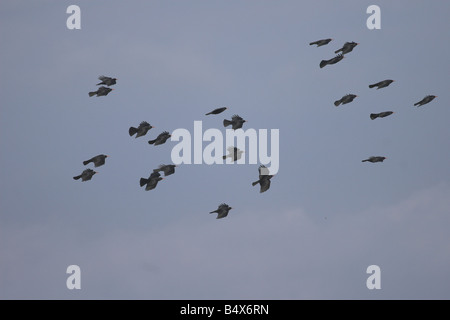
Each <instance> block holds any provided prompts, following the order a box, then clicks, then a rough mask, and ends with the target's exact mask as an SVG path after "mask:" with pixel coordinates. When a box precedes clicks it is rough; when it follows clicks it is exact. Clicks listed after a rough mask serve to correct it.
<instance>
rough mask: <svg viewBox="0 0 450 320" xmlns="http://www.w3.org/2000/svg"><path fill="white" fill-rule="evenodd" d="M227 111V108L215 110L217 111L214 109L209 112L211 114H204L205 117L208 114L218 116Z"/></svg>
mask: <svg viewBox="0 0 450 320" xmlns="http://www.w3.org/2000/svg"><path fill="white" fill-rule="evenodd" d="M227 109H228V108H227V107H223V108H217V109H214V110H213V111H211V112H208V113H207V114H205V115H206V116H207V115H208V114H219V113H222V112H224V111H225V110H227Z"/></svg>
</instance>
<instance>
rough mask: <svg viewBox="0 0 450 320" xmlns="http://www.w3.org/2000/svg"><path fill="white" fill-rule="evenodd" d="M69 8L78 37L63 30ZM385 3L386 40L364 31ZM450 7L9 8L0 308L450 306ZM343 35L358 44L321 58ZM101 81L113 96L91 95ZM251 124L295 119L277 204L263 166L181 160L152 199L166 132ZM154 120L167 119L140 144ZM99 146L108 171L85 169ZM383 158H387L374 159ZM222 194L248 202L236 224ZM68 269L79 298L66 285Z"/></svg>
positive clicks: (218, 4) (4, 35)
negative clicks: (148, 302)
mask: <svg viewBox="0 0 450 320" xmlns="http://www.w3.org/2000/svg"><path fill="white" fill-rule="evenodd" d="M72 4H76V5H78V6H79V7H80V8H81V30H69V29H67V27H66V19H67V18H68V17H69V14H67V13H66V9H67V7H68V6H69V5H72ZM372 4H377V5H379V6H380V8H381V29H380V30H369V29H368V28H367V26H366V20H367V18H368V17H369V14H367V13H366V9H367V7H368V6H370V5H372ZM449 13H450V2H448V1H431V2H424V1H395V2H392V1H376V2H373V1H320V2H319V1H308V2H305V1H297V0H292V1H288V0H282V1H276V2H274V1H260V0H258V1H256V0H249V1H237V0H234V1H233V0H232V1H224V0H213V1H209V0H208V1H206V0H203V1H194V0H190V1H181V0H180V1H127V2H124V1H112V0H110V1H81V0H78V1H49V0H48V1H33V2H32V1H12V0H2V1H1V2H0V39H1V50H0V150H1V152H0V167H1V170H0V182H1V183H0V299H450V273H449V270H450V232H449V226H450V170H449V165H450V148H449V142H450V126H449V120H448V119H450V103H449V102H450V97H449V73H450V67H449V62H448V61H449V60H448V53H449V52H450V46H449V44H450V36H449V31H448V30H449V22H448V15H449ZM324 38H333V41H331V42H330V43H329V44H328V45H326V46H322V47H319V48H316V47H315V46H310V45H309V43H310V42H311V41H315V40H319V39H324ZM346 41H355V42H358V43H359V45H358V46H357V47H356V48H355V49H354V50H353V52H351V53H348V54H347V55H346V57H345V59H343V60H342V61H341V62H339V63H337V64H335V65H330V66H326V67H325V68H323V69H321V68H319V63H320V61H321V60H322V59H329V58H332V57H333V56H334V55H335V54H334V51H335V50H337V49H339V48H340V47H341V46H342V45H343V44H344V43H345V42H346ZM102 74H104V75H107V76H113V77H117V78H118V80H117V84H116V85H115V86H114V89H115V90H114V91H113V92H111V93H110V94H109V95H108V96H106V97H92V98H91V97H89V96H88V92H89V91H93V90H95V88H96V84H97V83H98V82H99V81H98V80H97V77H98V76H99V75H102ZM384 79H394V80H395V82H394V83H393V84H391V85H390V86H389V87H387V88H383V89H380V90H376V89H369V88H368V85H369V84H372V83H375V82H378V81H380V80H384ZM347 93H354V94H357V95H358V97H357V98H356V99H355V100H354V101H353V102H352V103H350V104H347V105H344V106H339V107H335V106H334V104H333V102H334V101H335V100H337V99H340V98H341V97H342V96H343V95H345V94H347ZM429 94H433V95H437V96H438V97H437V98H436V99H435V100H434V101H432V102H431V103H429V104H427V105H424V106H422V107H420V108H417V107H414V106H413V104H414V103H415V102H417V101H419V100H421V99H422V98H423V97H425V96H426V95H429ZM222 106H227V107H228V110H226V111H225V112H224V113H222V114H220V115H210V116H205V113H206V112H209V111H211V110H213V109H214V108H217V107H222ZM388 110H390V111H394V112H395V113H394V114H393V115H391V116H390V117H387V118H384V119H376V120H373V121H372V120H370V118H369V114H370V113H372V112H381V111H388ZM233 114H238V115H240V116H242V117H243V118H244V119H246V120H248V122H247V123H245V125H244V128H245V129H248V128H254V129H256V130H258V129H269V130H270V129H279V135H280V153H279V158H280V167H279V171H278V174H277V175H276V176H275V177H274V178H273V179H272V185H271V188H270V189H269V190H268V191H267V192H265V193H262V194H260V193H259V189H258V188H259V187H257V186H255V187H252V185H251V183H252V182H253V181H255V180H257V179H258V164H245V165H244V164H243V165H205V164H201V165H181V166H179V167H178V168H176V172H175V174H174V175H171V176H168V177H166V179H165V180H163V181H161V182H160V183H159V184H158V186H157V187H156V189H155V190H151V191H145V190H144V189H143V188H141V187H139V179H140V178H141V177H148V176H149V174H150V173H151V171H152V169H154V168H156V167H157V166H158V165H159V164H162V163H170V162H171V157H170V154H171V150H172V148H173V147H174V146H175V145H176V144H177V142H175V141H170V140H169V141H167V142H166V143H165V144H164V145H160V146H151V145H149V144H148V143H147V141H148V140H149V139H154V138H155V137H156V136H157V135H158V134H159V133H160V132H162V131H165V130H167V131H169V132H172V131H173V130H175V129H179V128H184V129H187V130H189V131H190V132H191V133H192V134H193V126H194V121H196V120H198V121H203V129H204V130H206V129H208V128H217V129H220V130H221V131H222V132H223V133H225V128H224V127H223V125H222V121H223V119H225V118H227V119H230V117H231V116H232V115H233ZM144 120H145V121H148V122H149V123H150V124H152V125H153V126H155V127H156V128H154V129H151V130H150V131H149V133H148V134H147V135H146V136H145V137H141V138H138V139H135V138H134V137H130V136H129V135H128V128H129V127H130V126H136V125H138V124H139V123H140V122H141V121H144ZM206 145H207V143H204V145H203V146H206ZM226 147H227V146H225V145H224V152H225V150H226ZM101 153H104V154H107V155H109V158H107V160H106V164H105V165H104V166H102V167H99V168H96V171H98V174H96V175H95V176H94V177H93V179H92V180H91V181H87V182H81V181H80V180H78V181H75V180H73V179H72V177H73V176H75V175H78V174H80V173H81V172H82V171H83V170H84V169H85V168H86V167H90V168H92V165H88V166H86V167H85V166H83V164H82V162H83V160H87V159H89V158H91V157H92V156H94V155H97V154H101ZM373 155H375V156H377V155H380V156H386V157H387V159H386V160H385V161H384V162H383V163H374V164H372V163H369V162H364V163H363V162H361V160H363V159H365V158H367V157H369V156H373ZM222 202H225V203H227V204H229V205H230V206H231V207H233V209H232V210H231V211H230V214H229V215H228V217H226V218H224V219H219V220H217V219H215V217H216V214H209V212H210V211H213V210H215V209H216V208H217V206H218V205H219V204H220V203H222ZM69 265H78V266H80V268H81V290H68V289H67V287H66V279H67V277H68V276H69V275H68V274H66V269H67V267H68V266H69ZM370 265H378V266H379V267H380V268H381V289H379V290H376V289H375V290H369V289H368V288H367V287H366V280H367V278H368V276H369V275H368V274H367V273H366V269H367V267H368V266H370Z"/></svg>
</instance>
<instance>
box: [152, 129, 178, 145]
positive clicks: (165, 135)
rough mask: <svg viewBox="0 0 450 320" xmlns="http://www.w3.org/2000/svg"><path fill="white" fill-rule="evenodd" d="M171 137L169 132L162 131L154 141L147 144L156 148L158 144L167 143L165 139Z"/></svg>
mask: <svg viewBox="0 0 450 320" xmlns="http://www.w3.org/2000/svg"><path fill="white" fill-rule="evenodd" d="M171 136H172V135H171V134H170V133H169V132H167V131H164V132H162V133H160V134H159V135H158V137H157V138H156V139H155V140H149V141H148V143H149V144H153V145H155V146H157V145H159V144H163V143H165V142H166V141H167V139H169V138H170V137H171Z"/></svg>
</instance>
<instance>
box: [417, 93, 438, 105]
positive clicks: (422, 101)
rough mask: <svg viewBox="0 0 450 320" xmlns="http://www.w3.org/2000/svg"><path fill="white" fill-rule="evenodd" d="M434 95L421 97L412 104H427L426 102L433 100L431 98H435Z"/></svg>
mask: <svg viewBox="0 0 450 320" xmlns="http://www.w3.org/2000/svg"><path fill="white" fill-rule="evenodd" d="M436 97H437V96H432V95H429V96H426V97H425V98H423V99H422V100H420V101H419V102H416V103H414V105H415V106H418V107H420V106H423V105H424V104H427V103H428V102H431V101H433V99H434V98H436Z"/></svg>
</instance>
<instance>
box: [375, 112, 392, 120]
mask: <svg viewBox="0 0 450 320" xmlns="http://www.w3.org/2000/svg"><path fill="white" fill-rule="evenodd" d="M393 113H394V112H393V111H384V112H380V113H371V114H370V119H372V120H375V119H376V118H384V117H387V116H390V115H391V114H393Z"/></svg>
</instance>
